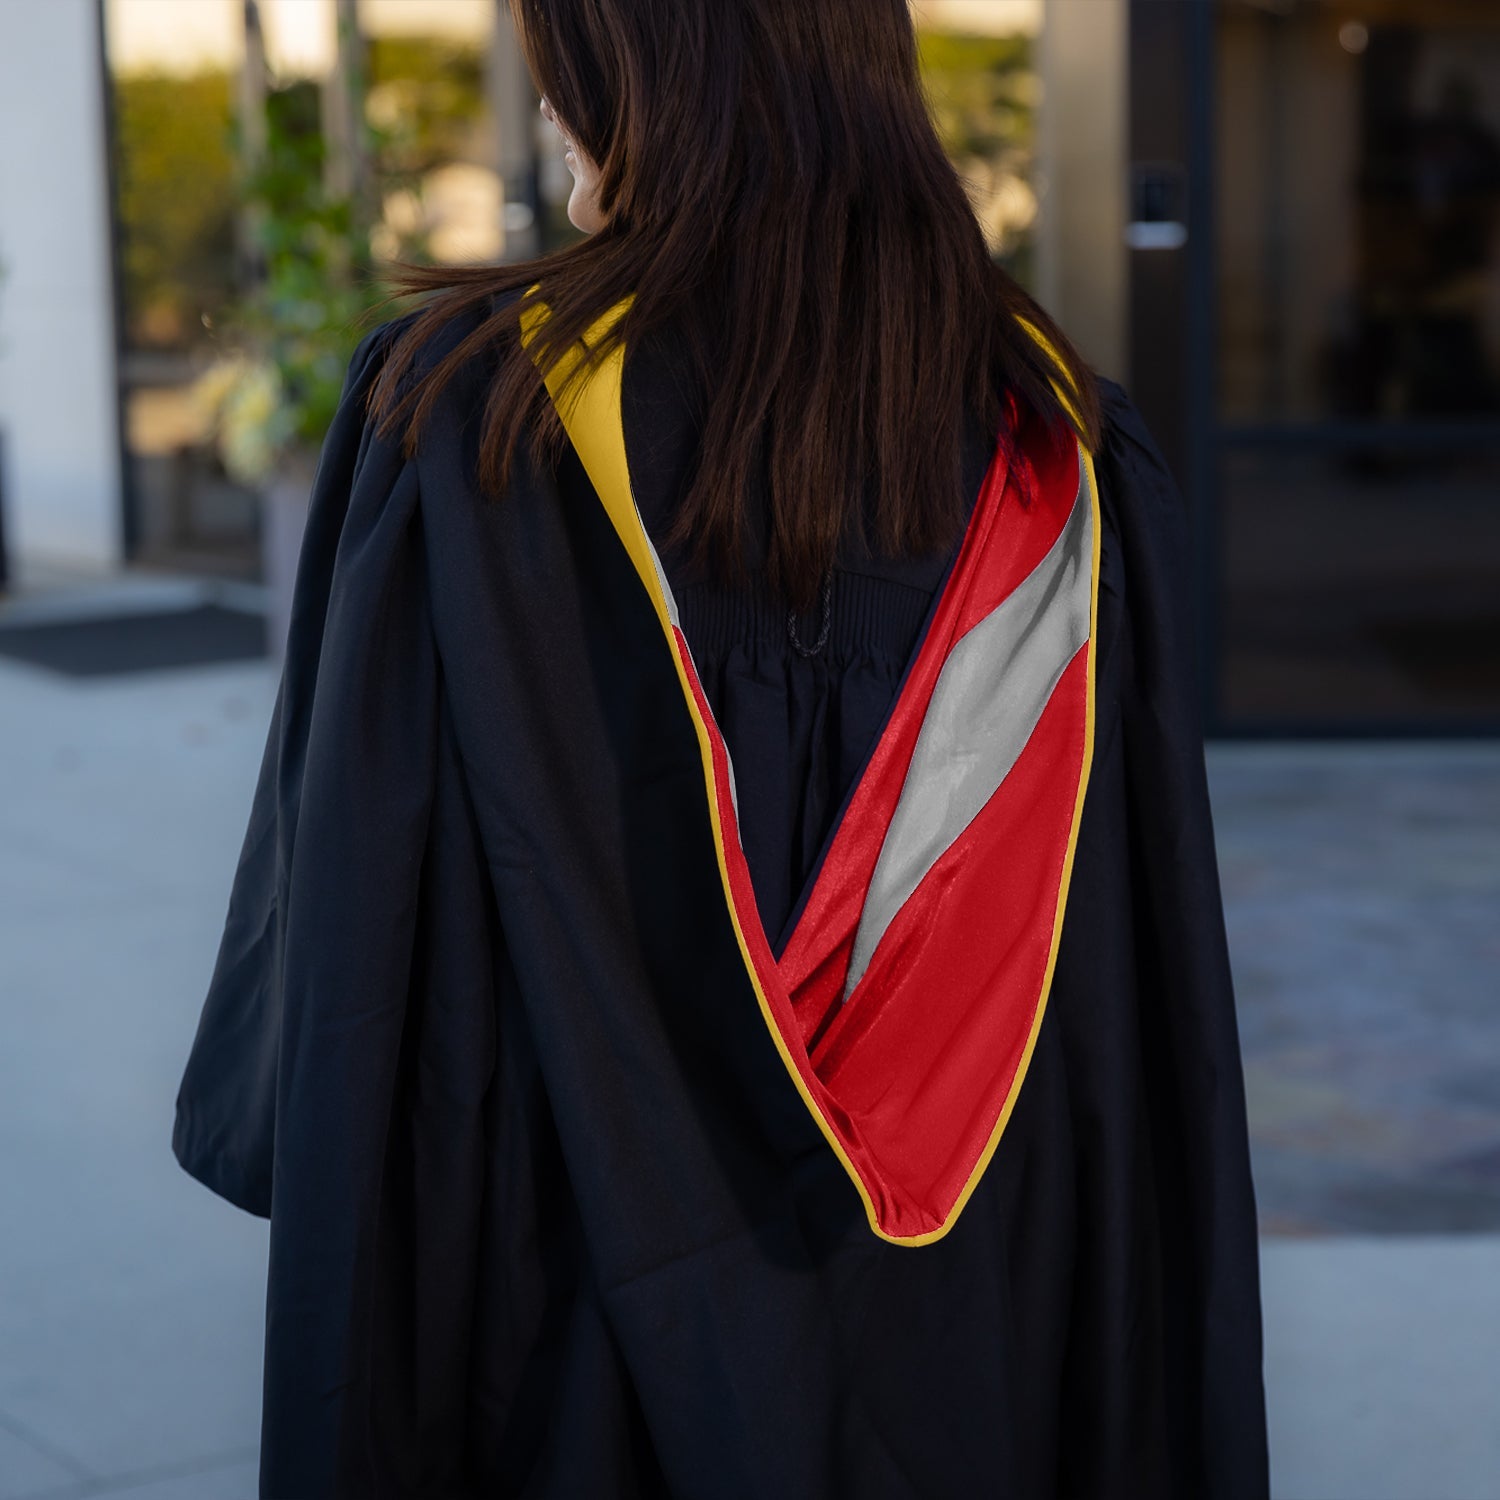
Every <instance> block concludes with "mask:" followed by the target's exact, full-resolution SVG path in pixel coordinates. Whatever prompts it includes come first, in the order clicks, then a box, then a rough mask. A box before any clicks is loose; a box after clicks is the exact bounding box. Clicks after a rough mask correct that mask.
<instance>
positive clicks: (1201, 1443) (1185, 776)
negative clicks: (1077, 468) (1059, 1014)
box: [1099, 382, 1267, 1497]
mask: <svg viewBox="0 0 1500 1500" xmlns="http://www.w3.org/2000/svg"><path fill="white" fill-rule="evenodd" d="M1103 385H1104V388H1103V392H1102V394H1103V397H1104V412H1105V418H1106V434H1107V436H1106V441H1105V443H1104V445H1103V450H1102V453H1101V455H1100V470H1099V473H1100V486H1101V492H1102V493H1103V494H1104V495H1105V496H1106V497H1111V498H1112V506H1113V508H1115V509H1116V511H1117V515H1116V518H1115V524H1114V528H1113V529H1114V530H1115V532H1116V535H1117V537H1118V546H1119V549H1120V568H1119V570H1118V573H1119V576H1120V578H1121V579H1122V580H1123V583H1122V590H1123V595H1124V598H1123V601H1122V603H1123V608H1122V611H1121V615H1122V626H1121V632H1120V640H1119V642H1118V645H1117V649H1118V650H1119V652H1120V656H1121V660H1120V661H1119V663H1118V675H1117V678H1116V680H1117V681H1118V682H1119V684H1120V688H1119V696H1118V703H1119V720H1118V730H1117V732H1118V734H1119V736H1120V751H1121V756H1122V760H1123V774H1124V783H1125V806H1126V817H1127V820H1128V822H1129V824H1130V825H1131V826H1130V827H1129V832H1128V839H1127V843H1128V846H1129V848H1130V849H1131V851H1132V853H1131V866H1132V868H1131V870H1130V882H1131V886H1132V890H1131V904H1132V906H1133V908H1134V913H1135V915H1134V924H1135V928H1136V934H1137V951H1138V954H1139V963H1140V968H1139V971H1138V996H1139V999H1138V1003H1139V1006H1140V1026H1141V1033H1142V1041H1143V1043H1144V1046H1143V1052H1142V1055H1143V1057H1144V1059H1145V1060H1146V1066H1147V1076H1146V1077H1145V1079H1144V1084H1145V1088H1146V1098H1147V1100H1148V1107H1149V1109H1150V1111H1151V1114H1152V1116H1153V1125H1152V1136H1153V1140H1154V1142H1155V1145H1154V1149H1153V1155H1154V1157H1155V1161H1154V1171H1155V1173H1156V1176H1157V1180H1158V1184H1159V1190H1160V1191H1161V1193H1162V1195H1163V1197H1162V1212H1163V1230H1164V1232H1163V1235H1162V1256H1163V1268H1162V1269H1163V1274H1164V1277H1165V1278H1166V1285H1167V1286H1168V1287H1170V1288H1171V1289H1172V1295H1171V1297H1170V1299H1169V1303H1168V1305H1169V1308H1170V1309H1171V1314H1170V1316H1171V1317H1172V1318H1173V1319H1174V1320H1177V1321H1178V1323H1179V1326H1178V1327H1177V1328H1175V1329H1174V1330H1173V1333H1172V1341H1173V1343H1174V1345H1175V1346H1176V1347H1177V1348H1179V1349H1181V1350H1182V1351H1183V1352H1184V1364H1185V1366H1186V1368H1183V1369H1181V1370H1180V1371H1179V1375H1178V1379H1179V1380H1180V1381H1181V1382H1182V1384H1181V1386H1180V1388H1179V1390H1178V1391H1177V1393H1176V1397H1175V1399H1174V1401H1173V1402H1172V1403H1171V1404H1170V1406H1169V1409H1170V1410H1171V1411H1172V1412H1173V1413H1174V1415H1175V1419H1176V1420H1177V1421H1179V1422H1181V1423H1183V1424H1184V1430H1180V1431H1178V1432H1176V1433H1175V1434H1173V1435H1172V1438H1173V1443H1172V1446H1173V1447H1174V1448H1175V1450H1176V1452H1177V1454H1178V1455H1179V1456H1180V1457H1181V1458H1183V1459H1185V1460H1186V1462H1187V1463H1188V1464H1190V1465H1191V1466H1192V1467H1193V1468H1198V1469H1199V1474H1198V1478H1197V1481H1196V1483H1197V1484H1198V1486H1199V1492H1200V1493H1202V1494H1205V1495H1214V1496H1223V1497H1231V1496H1233V1497H1257V1496H1259V1497H1263V1496H1264V1495H1265V1493H1266V1486H1267V1478H1266V1471H1267V1458H1266V1445H1265V1425H1264V1412H1265V1398H1264V1389H1263V1381H1262V1368H1261V1365H1262V1336H1261V1308H1260V1287H1259V1267H1258V1258H1257V1247H1258V1240H1257V1217H1256V1206H1255V1197H1254V1190H1253V1186H1252V1177H1251V1166H1250V1151H1249V1140H1248V1126H1247V1120H1246V1108H1245V1088H1244V1079H1243V1068H1242V1061H1241V1052H1240V1042H1239V1035H1238V1028H1237V1024H1236V1016H1235V1000H1234V989H1233V981H1232V976H1231V971H1230V961H1229V950H1228V942H1227V939H1226V934H1225V923H1224V910H1223V903H1222V897H1221V891H1220V883H1219V874H1218V863H1217V854H1216V849H1215V843H1214V833H1213V819H1212V813H1211V809H1210V805H1209V792H1208V781H1207V775H1206V770H1205V764H1204V754H1203V729H1202V723H1201V718H1200V713H1199V708H1198V682H1199V678H1198V674H1197V671H1196V659H1197V648H1196V641H1195V631H1194V611H1193V604H1192V594H1191V579H1192V577H1193V573H1192V568H1191V562H1190V556H1189V531H1188V518H1187V513H1186V506H1185V504H1184V501H1183V497H1182V495H1181V493H1180V491H1179V489H1178V487H1177V485H1176V483H1175V481H1174V480H1173V478H1172V475H1171V472H1170V470H1169V469H1168V467H1167V465H1166V462H1165V460H1164V459H1163V457H1162V455H1161V452H1160V450H1159V449H1158V447H1157V445H1156V444H1155V442H1154V441H1153V439H1152V437H1151V435H1150V433H1149V432H1148V430H1147V428H1146V426H1145V424H1144V423H1143V421H1142V419H1141V416H1140V413H1139V412H1138V411H1137V410H1136V408H1135V406H1134V404H1133V403H1132V402H1131V401H1130V399H1129V398H1128V397H1127V396H1126V394H1125V393H1124V391H1123V390H1121V388H1120V387H1119V386H1117V385H1114V384H1113V383H1112V382H1104V383H1103ZM1187 1392H1192V1396H1191V1398H1189V1399H1187V1400H1184V1399H1183V1397H1184V1396H1185V1395H1186V1393H1187ZM1188 1455H1192V1457H1191V1458H1189V1457H1188Z"/></svg>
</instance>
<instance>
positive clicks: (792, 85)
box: [375, 0, 1099, 605]
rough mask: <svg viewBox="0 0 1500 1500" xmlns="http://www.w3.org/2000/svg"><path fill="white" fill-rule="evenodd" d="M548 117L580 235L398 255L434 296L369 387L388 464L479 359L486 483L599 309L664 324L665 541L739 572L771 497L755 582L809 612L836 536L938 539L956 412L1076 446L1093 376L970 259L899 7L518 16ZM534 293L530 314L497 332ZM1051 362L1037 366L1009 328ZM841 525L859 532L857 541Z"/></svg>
mask: <svg viewBox="0 0 1500 1500" xmlns="http://www.w3.org/2000/svg"><path fill="white" fill-rule="evenodd" d="M511 9H512V13H513V15H514V19H515V23H516V26H517V31H518V34H519V37H520V42H521V47H522V51H523V53H524V55H525V57H526V60H527V63H528V65H529V67H530V69H531V72H532V76H533V79H534V81H535V83H536V85H537V88H538V91H539V92H540V93H541V94H542V95H543V97H544V98H546V99H547V100H548V101H549V104H550V107H551V109H552V111H553V112H554V114H555V117H556V120H557V123H558V124H559V126H560V127H561V128H563V130H564V132H565V134H567V135H568V136H569V137H570V139H571V140H573V141H574V142H576V143H577V144H578V146H580V147H581V148H582V149H583V151H584V152H585V153H586V154H587V156H588V157H589V158H590V159H591V161H592V162H593V163H594V164H597V171H598V183H597V207H598V212H599V216H600V219H601V226H600V227H599V229H598V230H597V232H596V233H594V234H592V235H591V236H589V237H588V238H587V239H585V240H584V241H582V242H581V243H578V244H576V245H572V246H569V247H568V248H566V249H563V250H560V251H557V252H554V253H553V254H550V255H546V256H542V257H540V258H539V259H535V260H530V261H525V262H520V263H515V264H510V265H503V266H485V267H464V268H457V267H414V266H400V267H397V268H396V269H395V271H394V272H393V274H392V275H391V277H390V280H391V284H392V285H393V287H395V288H396V289H397V290H398V291H399V292H401V293H409V292H426V293H429V294H431V295H430V300H429V303H428V305H427V307H426V308H425V310H424V311H423V312H422V314H421V315H420V316H419V317H417V318H416V319H414V320H413V323H412V325H411V327H410V328H409V329H408V331H407V332H406V334H405V335H404V337H403V338H402V339H401V340H399V341H398V343H397V345H396V347H395V348H394V349H393V351H392V356H391V359H390V360H389V361H388V362H387V365H386V370H385V373H384V376H383V378H382V381H381V383H380V385H379V386H378V387H377V390H376V397H375V400H376V411H377V415H378V416H379V417H380V418H381V419H382V423H383V426H384V427H385V429H386V430H392V429H395V428H397V427H398V426H400V425H401V424H402V423H405V424H406V425H405V432H406V438H407V443H408V448H409V450H412V449H414V448H415V446H416V441H417V438H418V436H419V433H420V428H421V425H422V423H423V421H424V420H425V417H426V414H427V413H428V411H430V409H431V406H432V404H433V402H434V401H435V399H436V396H437V393H438V390H439V389H440V388H441V386H442V385H443V384H444V383H445V381H446V379H447V378H448V377H449V376H450V375H451V374H452V373H454V372H455V371H456V370H457V368H458V367H459V366H460V365H461V364H463V362H464V361H465V360H466V359H468V358H469V357H470V356H471V355H473V354H474V353H475V352H477V351H479V350H482V349H490V350H495V349H498V350H499V351H500V360H499V364H498V367H497V373H496V376H495V379H494V381H493V383H492V385H491V387H490V393H489V397H488V403H487V410H486V414H485V421H484V426H483V429H482V432H481V465H482V469H481V473H482V478H483V480H484V483H485V485H486V487H487V488H489V489H491V490H492V491H495V492H498V491H500V490H502V489H503V488H504V486H505V484H506V482H507V480H508V477H509V474H510V465H511V459H512V454H513V452H514V447H515V444H516V443H517V442H518V441H521V440H523V439H525V438H527V437H528V435H529V436H530V437H531V438H532V439H534V440H536V441H538V443H539V445H540V446H541V447H542V448H544V449H545V448H549V447H550V448H551V449H552V450H553V451H555V450H556V447H557V446H558V445H559V444H560V443H561V441H562V435H561V427H560V423H559V422H558V420H557V416H556V412H555V410H554V409H553V407H552V405H551V403H550V401H549V400H548V398H547V395H546V391H545V388H544V387H543V386H542V384H541V380H540V375H539V370H538V364H539V365H540V368H541V369H542V370H546V369H548V368H549V367H550V365H551V364H552V363H554V362H555V361H556V360H557V359H559V358H561V357H563V356H564V355H565V354H566V353H567V351H568V350H569V349H570V348H572V347H576V343H577V340H578V339H579V338H580V337H581V336H582V335H583V334H584V333H585V332H586V331H587V330H589V329H590V328H591V327H592V326H593V325H594V324H595V323H596V321H597V320H598V319H599V318H600V317H601V316H602V315H603V314H604V313H605V312H607V311H608V310H610V309H611V308H613V307H615V306H616V305H617V304H618V303H620V302H621V301H622V300H624V299H626V298H629V299H630V300H629V305H628V308H627V310H626V312H625V314H624V316H623V317H622V318H620V320H619V321H618V322H617V323H616V324H615V325H614V327H613V329H612V331H611V333H610V334H609V336H608V337H607V338H606V339H605V340H604V341H603V342H598V341H591V345H592V347H593V348H594V349H595V352H596V354H597V355H598V356H603V355H604V354H606V353H608V352H609V350H610V349H611V348H613V347H614V346H615V344H616V342H617V341H621V340H622V341H623V342H624V343H625V344H626V345H627V346H628V345H630V344H632V343H633V342H635V341H637V340H639V339H641V338H643V337H645V336H646V335H648V334H649V333H651V332H652V331H653V330H654V329H658V328H661V327H663V326H664V325H671V326H672V327H673V328H674V329H676V330H677V331H678V332H679V333H680V335H681V336H682V337H683V338H684V340H685V347H686V348H687V350H688V351H689V353H690V356H691V358H692V360H693V363H694V365H695V367H696V369H697V372H698V375H699V377H700V388H701V390H702V393H703V401H704V412H703V429H702V432H703V436H702V444H701V448H700V450H699V455H698V462H697V465H696V468H695V471H694V478H693V481H692V483H691V485H690V487H689V490H688V493H687V494H686V495H685V497H684V500H683V503H682V506H681V508H680V510H679V512H678V514H677V517H676V520H675V523H674V525H673V529H672V534H671V539H672V540H674V541H677V542H683V543H686V544H688V545H689V546H690V547H691V548H692V549H693V550H694V551H695V552H696V553H697V555H699V556H700V557H702V558H704V559H709V560H712V561H713V562H716V563H718V564H720V565H721V566H725V567H728V568H736V567H737V566H738V564H739V562H740V560H741V558H742V557H743V554H744V546H745V539H746V535H747V528H748V524H749V512H748V500H747V495H748V491H749V488H750V482H751V477H752V475H753V474H755V473H757V472H760V473H763V474H764V475H765V477H766V480H767V482H768V484H769V513H768V519H769V529H768V533H767V540H768V546H769V553H768V557H767V566H768V574H769V581H770V583H771V585H772V586H773V587H774V588H776V589H777V590H778V591H779V592H781V593H782V594H783V595H785V596H786V597H787V598H788V599H789V600H790V601H792V602H794V603H796V604H799V605H806V604H808V603H809V602H810V601H811V600H812V598H813V597H814V596H815V594H816V591H817V588H818V585H819V582H820V580H821V579H822V576H823V574H824V572H825V570H826V569H827V567H828V566H829V565H830V563H831V561H832V559H833V556H834V554H835V552H836V550H837V548H838V546H839V543H840V539H841V537H842V536H844V535H845V533H846V528H851V529H850V531H849V534H851V535H857V536H862V537H864V538H865V539H866V540H867V541H868V542H869V543H870V544H872V545H873V546H875V547H876V548H878V549H879V550H881V551H884V552H888V553H896V554H902V553H918V552H926V551H931V550H935V549H937V548H939V547H942V546H944V545H947V544H949V543H951V542H952V541H953V540H954V539H955V538H956V536H957V533H958V531H959V530H960V528H961V526H962V523H963V517H964V514H965V510H966V499H967V497H966V496H965V495H964V493H963V488H962V486H963V463H962V454H963V435H964V425H965V421H966V414H970V415H973V416H976V417H977V418H978V419H980V420H983V421H984V422H985V423H986V425H987V428H988V430H989V431H991V432H994V433H995V434H996V435H997V436H998V435H999V434H1000V432H1001V428H1002V425H1003V423H1004V420H1005V412H1006V406H1007V403H1006V396H1007V393H1010V394H1011V395H1013V396H1014V397H1016V398H1018V401H1019V403H1020V405H1021V406H1022V407H1025V408H1029V409H1031V410H1032V411H1034V412H1036V413H1038V414H1040V415H1041V416H1042V417H1043V418H1044V419H1047V420H1065V419H1069V414H1068V413H1067V411H1066V409H1065V408H1064V407H1063V406H1062V405H1061V404H1060V402H1059V400H1058V397H1057V393H1056V388H1055V385H1054V382H1061V383H1062V384H1063V385H1064V387H1065V388H1067V389H1068V395H1069V402H1070V404H1071V405H1072V407H1073V413H1072V416H1071V420H1073V421H1074V425H1075V426H1076V427H1077V428H1078V430H1079V432H1080V435H1081V436H1082V437H1083V439H1084V441H1085V442H1086V443H1088V445H1089V446H1091V447H1093V446H1095V445H1096V444H1097V440H1098V422H1099V416H1098V404H1097V397H1096V394H1095V391H1094V387H1093V382H1092V380H1091V379H1090V378H1089V375H1088V370H1087V367H1086V366H1085V365H1084V363H1083V362H1082V360H1081V359H1080V358H1079V357H1078V355H1077V354H1076V352H1075V351H1074V350H1073V349H1072V347H1071V345H1070V344H1069V343H1068V341H1067V339H1066V338H1065V337H1064V335H1063V334H1062V333H1061V331H1060V330H1059V329H1058V328H1057V327H1056V325H1055V324H1054V323H1053V322H1052V320H1051V319H1050V318H1049V317H1048V316H1047V315H1046V314H1045V313H1044V312H1043V311H1042V309H1041V308H1039V307H1038V306H1037V305H1036V303H1035V302H1033V301H1032V299H1031V298H1030V297H1028V296H1027V294H1026V293H1025V292H1024V291H1023V290H1022V289H1021V288H1020V287H1019V286H1018V285H1017V284H1016V283H1015V282H1014V281H1013V280H1012V279H1011V278H1010V277H1009V276H1008V275H1007V274H1006V273H1005V272H1004V271H1003V270H1002V269H1001V268H1000V267H999V266H998V265H996V264H995V263H994V261H993V260H992V259H991V257H990V255H989V252H988V249H987V247H986V245H985V242H984V237H983V234H982V232H981V230H980V227H979V224H978V222H977V220H976V219H975V217H974V214H973V211H972V210H971V208H970V206H969V203H968V200H967V198H966V196H965V193H964V190H963V186H962V184H961V182H960V180H959V178H958V176H957V174H956V172H955V171H954V169H953V167H952V166H951V165H950V164H949V162H948V160H947V158H946V157H945V156H944V154H943V151H942V147H941V145H940V143H939V141H938V138H937V135H936V133H935V131H934V128H933V125H932V122H931V119H930V116H929V114H928V111H927V107H926V101H925V99H924V96H923V93H922V86H921V81H920V77H919V73H918V66H917V48H916V36H915V32H914V29H913V24H912V20H911V16H910V13H909V10H908V7H907V3H906V0H511ZM533 285H535V286H536V287H537V296H538V297H539V298H540V300H541V301H542V302H544V303H545V304H546V305H547V308H548V309H549V313H550V316H549V317H548V319H547V320H546V323H545V325H544V326H543V330H542V333H541V335H540V336H539V338H538V339H537V340H536V342H534V343H532V344H530V345H529V346H528V347H526V348H522V346H521V341H520V339H519V338H518V337H516V330H517V323H518V318H519V314H520V307H521V301H522V296H523V294H524V293H525V292H526V291H527V289H529V288H530V287H532V286H533ZM476 312H478V313H481V314H482V316H481V318H480V320H479V322H478V324H477V326H476V327H475V329H474V331H473V332H472V333H471V334H470V335H469V336H468V337H467V338H466V339H465V340H463V341H462V342H461V343H460V344H459V345H458V346H457V347H456V348H454V349H453V351H452V352H451V353H450V354H449V355H448V356H447V357H446V358H445V359H444V360H443V361H442V362H440V363H438V364H437V365H436V366H435V367H434V368H433V370H432V371H431V372H430V373H427V374H426V375H424V377H423V378H422V379H421V380H420V381H418V382H415V383H406V384H405V386H404V388H403V389H402V390H401V393H400V394H399V395H398V385H400V384H401V381H402V375H403V373H404V372H405V370H406V369H407V368H408V367H409V365H410V362H411V360H412V358H413V357H414V355H415V353H416V351H417V349H419V348H420V347H421V346H422V345H423V344H424V343H425V342H426V341H427V339H428V337H429V336H430V335H431V334H432V333H434V332H435V331H436V330H437V328H438V327H439V325H440V324H442V323H444V322H446V321H447V320H448V319H450V318H453V317H460V316H466V315H469V316H472V315H473V314H475V313H476ZM1022 319H1024V320H1026V321H1027V322H1030V323H1031V324H1032V325H1033V327H1034V328H1036V329H1037V331H1038V332H1040V333H1041V334H1042V335H1043V336H1044V337H1045V338H1046V339H1047V341H1048V342H1049V343H1050V344H1051V345H1052V347H1053V349H1054V350H1055V351H1056V352H1057V355H1058V359H1059V360H1060V362H1061V368H1059V367H1058V365H1057V364H1055V363H1053V362H1052V361H1050V360H1049V359H1048V358H1047V357H1046V356H1045V354H1044V352H1043V350H1042V347H1041V345H1040V344H1039V343H1038V341H1037V340H1036V338H1034V337H1033V336H1032V334H1030V333H1029V332H1027V330H1026V328H1025V327H1024V326H1023V324H1022V322H1021V320H1022ZM851 523H852V525H851Z"/></svg>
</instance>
